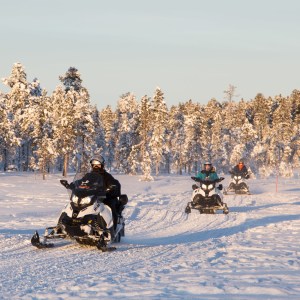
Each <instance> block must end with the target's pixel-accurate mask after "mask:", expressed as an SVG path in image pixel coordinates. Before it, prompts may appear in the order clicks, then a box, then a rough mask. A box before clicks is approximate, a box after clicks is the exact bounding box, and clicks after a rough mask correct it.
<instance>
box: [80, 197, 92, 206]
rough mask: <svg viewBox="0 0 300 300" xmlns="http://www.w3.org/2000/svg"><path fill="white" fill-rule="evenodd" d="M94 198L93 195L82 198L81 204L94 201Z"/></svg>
mask: <svg viewBox="0 0 300 300" xmlns="http://www.w3.org/2000/svg"><path fill="white" fill-rule="evenodd" d="M92 198H93V197H92V196H87V197H84V198H81V201H80V204H81V205H87V204H90V203H91V201H92Z"/></svg>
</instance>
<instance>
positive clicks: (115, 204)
mask: <svg viewBox="0 0 300 300" xmlns="http://www.w3.org/2000/svg"><path fill="white" fill-rule="evenodd" d="M90 164H91V168H92V171H91V172H89V173H86V174H85V175H84V176H83V177H82V179H81V181H82V182H87V183H88V184H91V185H93V186H94V187H96V190H97V189H98V190H99V192H102V191H106V199H105V200H104V201H103V203H104V204H106V205H108V206H109V207H110V208H111V210H112V215H113V219H114V226H115V227H116V226H117V219H118V212H119V213H120V212H121V211H122V210H123V208H124V206H123V205H122V203H119V201H118V198H117V197H118V196H120V194H121V185H120V182H119V181H118V180H117V179H115V178H114V177H113V176H112V175H111V174H109V173H108V172H107V171H106V170H105V168H104V166H105V160H104V158H103V157H102V156H101V155H100V156H97V157H94V158H92V159H91V160H90ZM71 185H72V183H71Z"/></svg>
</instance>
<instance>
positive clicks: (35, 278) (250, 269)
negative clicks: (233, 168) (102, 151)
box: [0, 173, 300, 299]
mask: <svg viewBox="0 0 300 300" xmlns="http://www.w3.org/2000/svg"><path fill="white" fill-rule="evenodd" d="M0 176H1V180H0V189H1V195H0V205H1V212H0V259H1V260H0V273H1V278H0V289H1V296H0V298H1V297H2V298H1V299H20V298H22V299H65V298H72V299H85V298H89V299H99V298H102V299H112V298H117V299H142V298H143V299H169V298H176V299H187V298H188V299H263V298H264V299H299V297H300V287H299V279H298V278H299V275H300V268H299V267H300V255H299V254H298V251H299V248H300V247H299V246H300V241H299V236H300V188H299V186H300V185H299V183H300V182H299V179H289V180H288V179H285V180H284V179H282V180H281V185H280V189H279V192H278V193H275V187H274V180H272V179H269V180H263V181H259V180H250V181H249V186H250V189H251V192H252V195H243V196H241V195H227V196H225V197H224V201H225V202H226V203H227V204H228V207H229V209H230V212H229V214H228V215H224V214H217V215H200V214H199V213H198V212H197V211H194V210H192V213H191V214H189V215H187V214H185V213H184V209H185V206H186V203H187V202H188V201H190V197H191V193H192V190H191V185H192V180H191V179H190V177H189V176H158V177H157V178H155V181H154V182H139V181H138V179H139V177H138V176H121V175H116V178H118V179H119V180H120V182H121V184H122V192H123V193H127V194H128V198H129V203H128V205H127V207H126V209H125V210H124V216H125V218H126V236H125V237H124V238H123V239H122V241H121V243H120V244H116V247H117V250H116V251H114V252H111V253H101V252H100V251H99V250H97V249H96V248H95V247H88V246H82V245H78V244H76V243H74V242H70V241H68V240H62V241H59V242H57V243H56V247H55V248H52V249H43V250H39V249H36V248H34V247H32V246H31V244H30V238H31V235H32V234H33V233H34V230H36V229H37V230H38V231H39V233H40V234H43V230H44V228H45V227H47V226H51V225H55V224H56V221H57V218H58V216H59V214H60V211H61V209H62V208H63V207H64V205H65V204H66V203H67V201H68V198H67V197H68V196H67V193H66V191H65V190H64V188H63V187H62V186H60V184H59V179H60V178H61V177H60V176H59V175H51V176H50V177H49V178H47V180H46V181H43V180H41V179H40V178H39V177H35V176H34V175H32V174H22V173H10V174H0ZM70 180H72V178H71V177H70V178H69V181H70Z"/></svg>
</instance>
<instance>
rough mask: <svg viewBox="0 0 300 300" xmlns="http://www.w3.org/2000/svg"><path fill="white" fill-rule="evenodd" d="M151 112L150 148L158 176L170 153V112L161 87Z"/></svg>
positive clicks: (153, 100) (157, 89) (157, 91)
mask: <svg viewBox="0 0 300 300" xmlns="http://www.w3.org/2000/svg"><path fill="white" fill-rule="evenodd" d="M151 111H152V114H153V130H152V136H151V140H150V143H149V146H150V152H151V157H152V158H153V161H154V163H155V174H156V175H158V174H159V170H160V166H161V164H162V163H163V155H164V153H166V152H168V151H169V149H167V147H166V139H167V137H166V129H167V122H168V110H167V105H166V103H165V101H164V93H163V92H162V91H161V89H160V88H159V87H157V88H156V90H155V93H154V96H153V99H152V107H151Z"/></svg>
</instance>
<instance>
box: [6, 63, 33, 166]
mask: <svg viewBox="0 0 300 300" xmlns="http://www.w3.org/2000/svg"><path fill="white" fill-rule="evenodd" d="M26 78H27V74H26V72H25V69H24V67H23V66H22V64H21V63H15V64H14V65H13V68H12V72H11V75H10V76H9V77H7V78H3V79H2V81H3V83H4V84H5V85H7V86H8V87H10V89H11V90H10V92H9V93H8V94H6V96H5V98H6V109H7V110H8V111H9V118H10V120H11V122H12V125H13V127H14V132H15V136H16V137H17V138H18V139H19V141H20V143H19V147H18V148H16V149H10V150H9V152H14V151H16V155H15V158H16V161H17V164H18V168H19V169H21V166H22V165H23V164H24V161H25V159H26V157H25V153H26V151H25V148H26V147H27V141H26V136H24V134H23V131H22V127H23V123H24V120H26V114H25V110H26V109H27V108H28V107H29V106H30V103H29V93H30V90H29V88H28V82H27V79H26Z"/></svg>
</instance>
